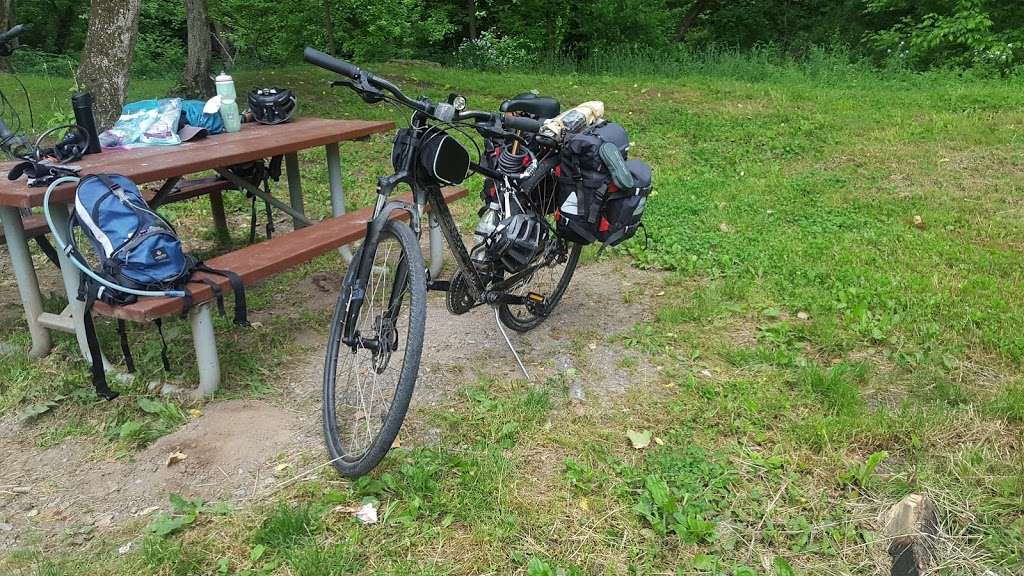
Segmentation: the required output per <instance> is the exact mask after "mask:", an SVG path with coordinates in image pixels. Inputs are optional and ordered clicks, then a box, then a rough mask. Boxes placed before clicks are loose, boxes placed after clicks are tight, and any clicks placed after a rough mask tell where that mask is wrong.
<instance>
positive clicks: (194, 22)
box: [185, 0, 213, 99]
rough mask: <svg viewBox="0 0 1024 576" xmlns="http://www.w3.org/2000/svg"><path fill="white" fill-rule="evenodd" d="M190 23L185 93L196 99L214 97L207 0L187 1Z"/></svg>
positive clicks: (188, 20) (187, 17)
mask: <svg viewBox="0 0 1024 576" xmlns="http://www.w3.org/2000/svg"><path fill="white" fill-rule="evenodd" d="M185 19H186V21H187V22H188V61H187V62H186V64H185V92H186V93H187V94H188V95H189V96H192V97H195V98H202V99H205V98H209V97H210V96H213V80H212V79H211V78H210V66H211V57H212V54H211V46H210V17H209V12H208V10H207V5H206V0H185Z"/></svg>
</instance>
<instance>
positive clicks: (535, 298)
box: [526, 292, 544, 304]
mask: <svg viewBox="0 0 1024 576" xmlns="http://www.w3.org/2000/svg"><path fill="white" fill-rule="evenodd" d="M526 298H527V299H528V300H529V301H530V302H536V303H537V304H541V303H543V302H544V295H543V294H537V293H536V292H530V293H529V294H527V295H526Z"/></svg>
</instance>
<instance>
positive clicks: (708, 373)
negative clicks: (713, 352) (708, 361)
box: [700, 368, 711, 378]
mask: <svg viewBox="0 0 1024 576" xmlns="http://www.w3.org/2000/svg"><path fill="white" fill-rule="evenodd" d="M700 375H701V376H703V377H705V378H711V370H708V369H707V368H705V369H703V370H701V371H700Z"/></svg>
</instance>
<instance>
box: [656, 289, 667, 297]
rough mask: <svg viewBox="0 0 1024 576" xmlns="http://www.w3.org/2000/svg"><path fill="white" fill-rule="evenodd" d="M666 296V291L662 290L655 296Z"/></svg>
mask: <svg viewBox="0 0 1024 576" xmlns="http://www.w3.org/2000/svg"><path fill="white" fill-rule="evenodd" d="M664 295H665V291H664V290H662V291H661V292H658V293H657V294H655V296H664Z"/></svg>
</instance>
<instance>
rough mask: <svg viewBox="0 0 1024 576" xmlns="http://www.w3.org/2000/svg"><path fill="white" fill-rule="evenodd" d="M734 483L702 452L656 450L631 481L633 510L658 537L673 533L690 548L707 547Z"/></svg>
mask: <svg viewBox="0 0 1024 576" xmlns="http://www.w3.org/2000/svg"><path fill="white" fill-rule="evenodd" d="M733 480H734V473H733V471H732V470H731V469H729V468H728V467H726V466H723V465H722V464H719V463H717V462H716V461H714V460H713V459H711V458H710V457H709V455H708V454H707V453H706V452H704V451H703V450H700V449H698V448H694V447H690V448H684V449H677V450H670V449H667V448H666V447H659V448H657V449H656V450H655V451H654V452H653V453H652V454H651V456H649V457H648V462H646V466H645V469H644V472H642V473H640V474H639V475H638V476H637V478H636V479H635V480H634V481H633V482H634V483H635V484H636V487H635V489H634V490H635V493H636V494H637V497H636V499H635V503H634V504H633V509H634V510H635V511H636V513H637V514H638V515H639V516H640V517H642V518H643V519H645V520H646V521H647V522H648V523H649V525H650V526H651V528H653V529H654V531H655V532H656V533H658V534H660V535H667V534H674V535H676V536H678V537H679V538H680V539H682V540H683V541H684V542H687V543H690V544H696V543H701V542H709V541H711V540H712V539H714V537H715V526H716V523H715V522H714V521H713V520H714V517H715V516H716V514H717V511H718V510H719V509H720V507H721V506H722V505H723V504H724V503H725V502H726V501H727V500H728V499H729V497H730V496H729V486H730V485H731V484H732V482H733Z"/></svg>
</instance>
